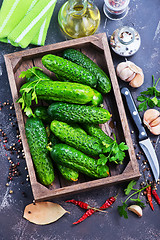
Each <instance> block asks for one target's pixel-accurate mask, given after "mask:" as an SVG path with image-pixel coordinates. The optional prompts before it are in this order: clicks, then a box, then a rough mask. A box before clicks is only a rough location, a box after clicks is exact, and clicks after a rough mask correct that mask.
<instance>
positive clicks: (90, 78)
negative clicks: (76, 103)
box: [42, 54, 97, 87]
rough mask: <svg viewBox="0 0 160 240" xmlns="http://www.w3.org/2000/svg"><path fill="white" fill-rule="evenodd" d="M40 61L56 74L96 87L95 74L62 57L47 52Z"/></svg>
mask: <svg viewBox="0 0 160 240" xmlns="http://www.w3.org/2000/svg"><path fill="white" fill-rule="evenodd" d="M42 63H43V65H44V66H45V67H46V68H47V69H49V70H50V71H52V72H54V73H55V74H56V75H58V76H61V77H62V78H63V77H64V78H67V79H69V80H70V81H71V82H78V83H82V84H84V85H88V86H90V87H96V85H97V79H96V77H95V75H93V74H92V73H91V72H90V71H88V70H87V69H85V68H83V67H81V66H79V65H77V64H76V63H73V62H71V61H69V60H66V59H64V58H62V57H59V56H55V55H52V54H48V55H45V56H44V57H43V58H42Z"/></svg>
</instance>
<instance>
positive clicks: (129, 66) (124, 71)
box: [116, 61, 144, 88]
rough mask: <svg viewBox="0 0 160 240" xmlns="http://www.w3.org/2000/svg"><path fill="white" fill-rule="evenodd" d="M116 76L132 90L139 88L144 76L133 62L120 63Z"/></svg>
mask: <svg viewBox="0 0 160 240" xmlns="http://www.w3.org/2000/svg"><path fill="white" fill-rule="evenodd" d="M116 72H117V76H118V77H120V78H121V79H122V80H123V81H125V82H129V85H130V86H131V87H134V88H138V87H140V86H141V85H142V84H143V82H144V74H143V71H142V69H141V68H140V67H138V66H136V65H135V64H134V63H133V62H130V61H126V62H121V63H119V64H118V65H117V68H116Z"/></svg>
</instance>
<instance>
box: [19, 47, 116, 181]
mask: <svg viewBox="0 0 160 240" xmlns="http://www.w3.org/2000/svg"><path fill="white" fill-rule="evenodd" d="M42 63H43V65H44V66H45V67H46V68H47V69H48V70H50V71H52V72H54V73H55V75H56V77H57V79H58V81H57V80H52V79H50V78H49V77H48V76H47V75H46V74H45V73H43V71H42V70H41V69H39V68H37V67H35V68H33V69H28V70H27V71H26V74H24V72H23V75H24V76H26V83H25V84H24V85H22V87H21V89H20V93H21V95H22V97H21V98H20V99H19V102H20V103H22V109H24V108H25V112H26V114H27V111H28V110H29V109H30V107H31V108H32V109H33V106H32V101H33V100H35V101H36V103H37V102H38V100H39V99H43V100H45V101H46V102H47V103H48V105H49V106H47V107H44V106H36V107H34V110H33V114H31V115H29V117H28V118H27V121H26V124H25V131H26V137H27V140H28V144H29V148H30V152H31V156H32V159H33V163H34V166H35V170H36V174H37V178H38V179H39V181H40V182H41V183H42V184H44V185H49V184H51V183H52V182H53V181H54V178H55V176H54V170H53V166H56V168H57V169H58V170H59V171H60V173H61V174H62V176H63V177H64V178H66V179H67V180H69V181H77V180H78V175H79V172H82V173H84V174H86V175H88V176H90V177H92V178H103V177H107V176H108V175H109V168H108V166H107V165H106V160H105V156H107V155H108V148H107V146H110V144H112V143H113V140H112V139H111V138H110V137H109V136H107V135H106V134H104V132H103V131H102V130H101V129H100V128H99V124H102V123H105V122H107V121H108V120H109V119H110V117H111V115H110V113H109V112H108V111H107V110H106V109H104V108H102V107H101V104H102V102H103V97H102V94H105V93H108V92H109V91H110V90H111V82H110V79H109V78H108V76H107V75H106V74H105V73H104V72H103V71H102V70H101V69H100V68H99V67H98V66H97V65H96V64H95V63H94V62H93V61H92V60H91V59H89V58H88V57H87V56H85V55H84V54H82V53H81V52H79V51H77V50H75V49H66V50H65V51H64V52H63V57H59V56H55V55H51V54H48V55H45V56H43V58H42ZM21 76H22V75H21ZM94 156H96V157H97V158H99V160H96V159H95V158H93V157H94ZM51 159H52V160H51ZM103 160H104V161H103Z"/></svg>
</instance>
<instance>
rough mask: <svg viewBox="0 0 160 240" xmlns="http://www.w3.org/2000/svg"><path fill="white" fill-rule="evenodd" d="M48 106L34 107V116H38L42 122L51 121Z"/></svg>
mask: <svg viewBox="0 0 160 240" xmlns="http://www.w3.org/2000/svg"><path fill="white" fill-rule="evenodd" d="M47 109H48V107H45V106H38V107H36V108H35V109H34V114H35V116H36V117H38V118H40V119H41V120H42V121H43V122H44V123H50V122H51V121H52V119H51V117H50V116H49V115H48V112H47Z"/></svg>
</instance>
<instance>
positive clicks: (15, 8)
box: [0, 0, 57, 48]
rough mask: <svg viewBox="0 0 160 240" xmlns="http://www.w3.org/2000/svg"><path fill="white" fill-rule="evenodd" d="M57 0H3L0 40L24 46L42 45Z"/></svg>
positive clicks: (0, 15)
mask: <svg viewBox="0 0 160 240" xmlns="http://www.w3.org/2000/svg"><path fill="white" fill-rule="evenodd" d="M56 2H57V0H4V1H3V3H2V7H1V10H0V22H1V26H0V41H1V42H9V43H11V44H12V45H14V46H20V47H22V48H26V47H27V46H28V45H29V44H30V43H31V44H34V45H42V46H43V45H44V44H45V39H46V35H47V30H48V27H49V24H50V20H51V17H52V14H53V11H54V7H55V5H56Z"/></svg>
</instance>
